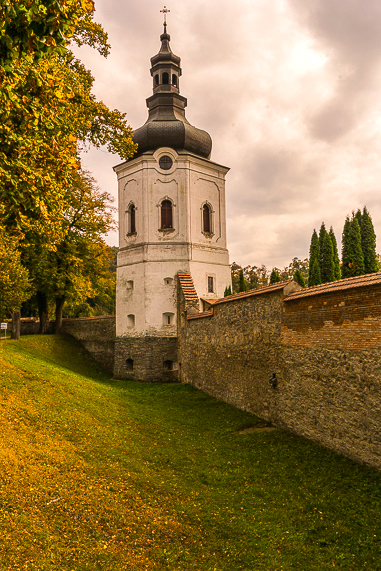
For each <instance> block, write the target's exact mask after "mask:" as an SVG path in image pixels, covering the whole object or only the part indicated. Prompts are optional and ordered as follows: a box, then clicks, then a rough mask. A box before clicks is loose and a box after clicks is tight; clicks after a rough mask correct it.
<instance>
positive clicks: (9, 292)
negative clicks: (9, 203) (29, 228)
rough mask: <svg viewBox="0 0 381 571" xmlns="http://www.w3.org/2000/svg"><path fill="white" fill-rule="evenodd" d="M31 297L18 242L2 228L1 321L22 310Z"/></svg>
mask: <svg viewBox="0 0 381 571" xmlns="http://www.w3.org/2000/svg"><path fill="white" fill-rule="evenodd" d="M29 295H30V282H29V276H28V271H27V270H26V269H25V268H24V267H23V265H22V263H21V255H20V252H19V250H18V240H17V239H16V238H14V237H12V236H10V235H9V234H7V232H6V231H5V229H4V228H2V227H0V319H1V320H2V321H3V320H4V319H5V318H6V317H9V315H10V314H11V313H12V312H13V311H15V310H17V309H18V308H20V307H21V304H22V303H23V301H25V300H26V299H27V298H28V297H29Z"/></svg>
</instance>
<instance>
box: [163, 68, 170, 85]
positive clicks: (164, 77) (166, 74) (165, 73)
mask: <svg viewBox="0 0 381 571" xmlns="http://www.w3.org/2000/svg"><path fill="white" fill-rule="evenodd" d="M163 83H164V85H168V83H169V75H168V73H167V72H166V71H165V72H164V73H163Z"/></svg>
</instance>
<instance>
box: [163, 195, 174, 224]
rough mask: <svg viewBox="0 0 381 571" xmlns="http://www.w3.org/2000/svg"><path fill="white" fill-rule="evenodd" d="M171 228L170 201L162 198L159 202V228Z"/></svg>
mask: <svg viewBox="0 0 381 571" xmlns="http://www.w3.org/2000/svg"><path fill="white" fill-rule="evenodd" d="M167 228H173V225H172V202H171V201H170V200H163V202H162V203H161V229H162V230H165V229H167Z"/></svg>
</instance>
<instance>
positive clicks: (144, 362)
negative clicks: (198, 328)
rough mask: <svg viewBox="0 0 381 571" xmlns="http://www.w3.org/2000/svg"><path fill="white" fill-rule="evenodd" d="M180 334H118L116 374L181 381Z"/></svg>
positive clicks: (164, 380)
mask: <svg viewBox="0 0 381 571" xmlns="http://www.w3.org/2000/svg"><path fill="white" fill-rule="evenodd" d="M177 347H178V341H177V337H154V336H151V337H148V336H142V337H118V338H117V339H116V340H115V367H114V377H115V378H117V379H130V380H134V381H144V382H172V381H177V380H178V354H177Z"/></svg>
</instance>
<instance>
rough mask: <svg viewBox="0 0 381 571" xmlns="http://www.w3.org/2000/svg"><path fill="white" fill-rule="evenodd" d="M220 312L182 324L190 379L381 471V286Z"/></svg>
mask: <svg viewBox="0 0 381 571" xmlns="http://www.w3.org/2000/svg"><path fill="white" fill-rule="evenodd" d="M213 311H214V315H212V314H211V313H210V312H209V315H207V316H206V317H199V318H196V319H194V318H192V319H189V320H182V323H183V327H182V329H181V336H180V354H181V379H182V380H183V381H184V382H187V383H190V384H193V385H195V386H198V387H200V388H201V389H202V390H205V391H206V392H208V393H210V394H213V395H214V396H216V397H217V398H220V399H222V400H225V401H227V402H230V403H231V404H234V405H235V406H238V407H240V408H243V409H246V410H249V411H251V412H253V413H255V414H257V415H258V416H260V417H261V418H263V419H266V420H268V421H271V422H272V423H274V424H275V425H276V426H279V427H281V428H287V429H290V430H292V431H294V432H296V433H298V434H301V435H303V436H306V437H307V438H310V439H312V440H316V441H318V442H320V443H321V444H323V445H324V446H327V447H329V448H331V449H333V450H335V451H337V452H339V453H342V454H345V455H346V456H348V457H351V458H353V459H355V460H357V461H360V462H364V463H366V464H369V465H372V466H374V467H376V468H378V469H381V343H380V341H381V338H380V337H381V285H377V284H375V285H372V286H370V287H361V288H353V289H350V290H346V291H335V292H331V293H327V294H324V295H315V296H309V297H299V298H296V299H292V295H291V296H290V297H289V298H287V297H286V298H284V300H283V295H282V293H281V292H274V293H268V294H266V295H258V296H256V297H252V298H250V297H249V298H245V299H237V300H231V301H230V302H229V303H222V304H219V305H217V306H216V307H214V309H213ZM273 373H275V375H276V379H277V386H276V388H273V387H272V386H271V385H270V383H269V380H270V378H271V376H272V375H273Z"/></svg>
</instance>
